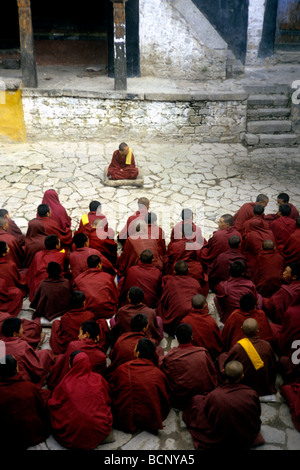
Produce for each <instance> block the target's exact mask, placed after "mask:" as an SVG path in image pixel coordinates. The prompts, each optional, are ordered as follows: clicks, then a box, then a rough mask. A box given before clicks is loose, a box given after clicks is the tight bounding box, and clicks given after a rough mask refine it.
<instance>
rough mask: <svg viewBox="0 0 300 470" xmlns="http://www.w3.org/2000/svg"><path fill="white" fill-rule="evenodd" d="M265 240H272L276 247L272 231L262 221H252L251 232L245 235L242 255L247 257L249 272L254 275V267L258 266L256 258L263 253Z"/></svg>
mask: <svg viewBox="0 0 300 470" xmlns="http://www.w3.org/2000/svg"><path fill="white" fill-rule="evenodd" d="M265 240H272V241H273V243H274V246H276V240H275V237H274V234H273V232H272V230H270V229H266V228H265V227H264V223H263V221H262V220H260V219H256V218H255V219H252V220H250V223H249V231H248V232H246V233H245V235H244V237H243V240H242V246H241V249H242V253H243V254H244V255H246V257H247V271H248V274H249V276H251V275H252V269H253V266H255V265H256V257H257V255H258V254H259V253H260V252H261V251H262V244H263V242H264V241H265Z"/></svg>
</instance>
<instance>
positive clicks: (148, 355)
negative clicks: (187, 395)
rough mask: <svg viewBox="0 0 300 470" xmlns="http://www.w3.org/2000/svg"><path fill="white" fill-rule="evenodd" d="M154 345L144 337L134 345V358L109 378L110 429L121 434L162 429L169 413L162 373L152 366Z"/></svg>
mask: <svg viewBox="0 0 300 470" xmlns="http://www.w3.org/2000/svg"><path fill="white" fill-rule="evenodd" d="M154 354H155V346H154V344H153V343H152V341H151V340H149V339H148V338H142V339H140V341H139V342H138V344H137V346H136V349H135V355H136V357H137V358H136V359H134V360H133V361H128V362H126V363H125V364H121V365H120V366H119V367H118V368H117V369H116V370H115V372H114V373H113V374H112V377H111V381H110V383H111V389H112V393H111V398H112V412H113V418H114V420H113V427H114V428H116V429H120V430H121V431H124V432H131V433H132V432H135V431H138V430H145V431H150V432H155V431H158V430H159V429H162V428H163V421H164V420H165V419H166V418H167V416H168V414H169V412H170V408H171V407H170V392H169V388H168V381H167V378H166V376H165V374H164V373H163V372H162V371H161V370H160V369H159V368H158V367H156V366H155V365H154V364H153V361H152V359H153V356H154Z"/></svg>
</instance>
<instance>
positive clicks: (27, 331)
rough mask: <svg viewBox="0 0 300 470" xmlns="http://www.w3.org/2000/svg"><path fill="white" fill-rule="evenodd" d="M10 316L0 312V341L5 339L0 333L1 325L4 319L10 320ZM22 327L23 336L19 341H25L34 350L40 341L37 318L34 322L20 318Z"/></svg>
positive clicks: (39, 323)
mask: <svg viewBox="0 0 300 470" xmlns="http://www.w3.org/2000/svg"><path fill="white" fill-rule="evenodd" d="M10 316H11V315H10V314H9V313H7V312H0V339H2V340H3V339H5V337H4V336H3V335H2V332H1V326H2V323H3V322H4V320H5V319H6V318H10ZM21 322H22V326H23V334H22V336H21V339H23V340H24V341H27V343H28V344H29V345H30V346H32V347H33V348H34V349H35V348H36V347H37V345H38V344H39V342H40V340H41V333H42V325H41V321H40V319H39V318H36V319H35V320H27V319H26V318H21Z"/></svg>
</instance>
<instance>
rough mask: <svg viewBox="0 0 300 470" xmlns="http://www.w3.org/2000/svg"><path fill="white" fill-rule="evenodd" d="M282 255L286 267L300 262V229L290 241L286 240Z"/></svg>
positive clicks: (293, 234) (292, 235)
mask: <svg viewBox="0 0 300 470" xmlns="http://www.w3.org/2000/svg"><path fill="white" fill-rule="evenodd" d="M281 254H282V256H283V258H284V261H285V263H286V265H289V264H291V263H299V262H300V228H296V230H295V231H294V232H293V233H292V234H291V235H290V237H289V238H288V240H286V243H285V245H284V247H283V248H282V250H281Z"/></svg>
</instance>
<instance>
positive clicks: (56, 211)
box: [42, 189, 72, 230]
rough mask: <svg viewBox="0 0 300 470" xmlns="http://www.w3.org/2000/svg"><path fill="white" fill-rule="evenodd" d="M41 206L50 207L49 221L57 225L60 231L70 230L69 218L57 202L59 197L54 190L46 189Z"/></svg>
mask: <svg viewBox="0 0 300 470" xmlns="http://www.w3.org/2000/svg"><path fill="white" fill-rule="evenodd" d="M42 204H47V205H48V206H49V207H50V211H51V219H53V220H55V222H57V223H58V225H59V227H60V228H61V229H62V230H66V229H69V230H70V229H71V221H72V219H71V217H70V216H69V215H68V213H67V211H66V209H65V208H64V207H63V205H62V204H61V202H60V200H59V196H58V194H57V192H56V191H55V190H54V189H48V190H47V191H45V192H44V196H43V200H42Z"/></svg>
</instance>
